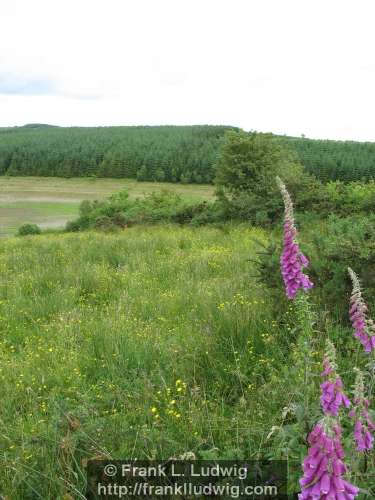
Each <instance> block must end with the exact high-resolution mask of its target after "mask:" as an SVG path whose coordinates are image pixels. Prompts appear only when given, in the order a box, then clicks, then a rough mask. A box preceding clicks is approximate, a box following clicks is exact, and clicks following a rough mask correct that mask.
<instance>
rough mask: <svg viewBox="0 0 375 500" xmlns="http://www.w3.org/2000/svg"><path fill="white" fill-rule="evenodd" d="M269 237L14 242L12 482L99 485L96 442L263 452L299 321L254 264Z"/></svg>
mask: <svg viewBox="0 0 375 500" xmlns="http://www.w3.org/2000/svg"><path fill="white" fill-rule="evenodd" d="M254 237H256V238H258V239H260V240H262V241H265V239H266V238H267V236H266V234H265V233H264V232H263V231H262V230H259V229H251V228H249V227H246V226H235V227H233V228H226V229H224V230H220V229H213V228H199V229H192V228H181V227H176V226H171V227H169V226H166V227H163V228H160V227H135V228H130V229H127V230H125V231H123V232H122V233H121V234H115V235H108V234H100V233H94V232H88V233H84V234H79V235H76V234H73V235H72V234H68V235H45V236H39V237H36V238H35V237H26V238H23V239H18V238H17V239H15V238H8V239H5V240H4V241H3V243H2V245H1V248H0V271H1V276H2V281H1V287H0V315H1V316H0V325H1V332H2V334H1V341H0V344H1V348H0V380H1V385H2V404H1V410H0V422H1V432H0V449H1V450H2V452H1V458H0V460H1V462H2V464H1V470H2V474H1V477H0V491H1V492H3V493H4V494H7V495H10V496H11V498H12V499H14V500H15V499H34V498H42V499H47V498H48V499H49V498H56V499H57V498H71V497H73V498H84V496H83V493H84V491H85V461H87V459H90V458H94V457H112V458H116V457H117V458H121V457H129V458H134V457H138V458H143V459H149V458H155V457H158V458H163V459H164V458H167V457H176V456H180V455H182V454H183V453H185V452H188V451H192V452H194V453H195V454H196V455H197V456H199V457H200V458H216V457H220V458H234V457H237V458H252V457H254V458H256V457H258V456H259V453H260V450H262V451H261V453H260V455H261V456H262V457H264V455H265V453H266V451H267V435H268V433H269V432H270V430H271V427H272V425H274V424H275V422H277V421H278V419H279V418H280V415H279V414H278V411H279V409H281V407H282V406H283V405H285V402H287V395H286V394H285V392H284V394H282V397H281V400H280V401H279V399H280V394H279V393H278V390H277V387H276V385H274V384H273V383H272V380H274V379H275V378H276V377H277V375H278V373H279V370H280V365H282V364H283V363H285V360H284V359H283V358H282V354H281V352H282V351H281V350H280V349H279V348H278V343H279V345H280V339H281V342H283V343H288V342H289V340H288V335H289V333H288V331H290V326H289V325H287V324H283V325H278V324H277V323H276V322H275V321H274V320H273V319H272V314H271V311H270V308H269V307H268V305H267V295H266V294H264V293H263V291H262V288H261V287H260V286H259V285H257V282H256V279H255V278H254V277H252V274H253V269H252V264H251V262H249V255H251V253H252V251H253V250H254V245H255V243H254V241H253V238H254ZM176 318H178V321H176ZM272 387H273V389H272ZM271 409H272V411H271ZM64 495H71V496H65V497H64Z"/></svg>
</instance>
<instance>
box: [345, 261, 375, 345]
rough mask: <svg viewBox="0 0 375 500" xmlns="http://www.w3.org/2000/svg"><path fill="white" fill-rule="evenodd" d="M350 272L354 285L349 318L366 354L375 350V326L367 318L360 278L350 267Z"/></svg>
mask: <svg viewBox="0 0 375 500" xmlns="http://www.w3.org/2000/svg"><path fill="white" fill-rule="evenodd" d="M348 272H349V275H350V278H351V280H352V283H353V290H352V295H351V297H350V308H349V316H350V320H351V322H352V325H353V328H354V336H355V337H356V338H357V339H358V340H359V341H360V342H361V344H362V345H363V348H364V350H365V352H372V350H375V325H374V322H373V321H372V320H371V319H368V318H367V311H368V308H367V305H366V303H365V301H364V300H363V297H362V291H361V284H360V282H359V279H358V276H357V275H356V274H355V272H354V271H353V270H352V269H351V268H350V267H349V268H348Z"/></svg>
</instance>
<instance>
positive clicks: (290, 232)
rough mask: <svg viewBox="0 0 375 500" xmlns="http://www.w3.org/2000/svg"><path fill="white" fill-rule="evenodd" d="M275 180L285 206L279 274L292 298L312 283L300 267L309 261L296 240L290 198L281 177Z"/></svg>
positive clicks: (306, 264) (287, 293)
mask: <svg viewBox="0 0 375 500" xmlns="http://www.w3.org/2000/svg"><path fill="white" fill-rule="evenodd" d="M276 180H277V183H278V186H279V189H280V191H281V194H282V197H283V200H284V206H285V216H284V237H283V252H282V255H281V259H280V266H281V274H282V277H283V280H284V285H285V291H286V295H287V297H288V298H289V299H294V298H295V296H296V294H297V292H298V290H299V289H300V288H303V289H305V290H307V289H309V288H312V287H313V286H314V285H313V283H312V282H311V281H310V279H309V277H308V276H307V275H306V274H304V273H303V272H302V269H303V268H304V267H307V266H308V265H309V261H308V259H307V257H305V256H304V255H303V253H302V252H301V250H300V248H299V245H298V243H297V241H296V236H297V229H296V227H295V224H294V215H293V203H292V200H291V198H290V195H289V193H288V191H287V189H286V187H285V185H284V183H283V182H282V181H281V179H280V178H279V177H277V178H276Z"/></svg>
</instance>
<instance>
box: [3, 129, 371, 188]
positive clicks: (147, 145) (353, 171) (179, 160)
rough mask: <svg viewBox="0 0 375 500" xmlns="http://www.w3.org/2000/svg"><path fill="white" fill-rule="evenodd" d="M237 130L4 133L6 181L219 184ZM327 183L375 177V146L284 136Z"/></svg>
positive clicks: (311, 169) (291, 147) (67, 130)
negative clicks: (224, 150) (220, 164)
mask: <svg viewBox="0 0 375 500" xmlns="http://www.w3.org/2000/svg"><path fill="white" fill-rule="evenodd" d="M229 130H239V129H238V128H236V127H231V126H212V125H199V126H126V127H89V128H85V127H56V126H51V125H45V124H29V125H25V126H23V127H9V128H0V175H9V176H52V177H55V176H57V177H90V176H92V177H113V178H136V179H137V180H139V181H159V182H163V181H165V182H182V183H198V184H200V183H212V182H214V177H215V166H216V160H217V156H218V152H219V150H220V146H221V145H222V142H223V140H224V137H225V134H226V132H227V131H229ZM278 138H279V140H280V141H281V142H282V143H284V145H286V146H288V147H289V148H290V149H291V150H292V151H294V152H295V154H296V155H297V156H298V158H299V160H300V162H301V163H302V165H304V167H305V168H306V170H307V171H308V172H310V173H312V174H314V175H315V176H316V177H317V178H318V179H320V180H321V181H323V182H328V181H331V180H333V181H335V180H341V181H345V182H350V181H357V180H368V179H374V178H375V143H372V142H354V141H332V140H313V139H307V138H304V137H299V138H298V137H287V136H279V137H278Z"/></svg>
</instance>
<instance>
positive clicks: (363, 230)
mask: <svg viewBox="0 0 375 500" xmlns="http://www.w3.org/2000/svg"><path fill="white" fill-rule="evenodd" d="M301 219H302V218H301ZM309 219H310V225H309V226H308V225H307V222H308V219H304V223H303V224H300V225H299V226H300V229H301V231H300V234H299V238H300V243H301V249H302V251H303V253H304V254H305V255H306V256H307V257H308V258H309V260H310V267H309V268H308V269H307V271H306V272H307V274H308V275H309V276H310V277H311V279H312V281H313V282H314V285H315V286H314V291H313V292H312V294H313V296H315V298H316V300H317V301H318V302H321V304H322V305H324V307H327V308H331V309H332V310H335V311H336V312H337V317H338V318H339V317H340V318H341V319H342V318H344V322H346V321H347V319H348V314H347V308H348V301H349V297H350V292H351V287H352V285H351V282H350V279H349V276H348V270H347V269H348V267H352V268H353V270H354V271H356V272H357V273H358V275H359V277H360V279H361V281H362V284H363V288H364V289H365V290H366V297H368V298H369V299H370V302H371V297H373V299H372V300H373V305H374V306H375V300H374V297H375V241H374V237H373V235H374V234H375V215H374V214H371V215H367V216H364V215H360V214H358V215H352V216H350V217H345V218H340V217H338V216H337V215H331V216H329V217H328V219H327V220H326V221H321V220H317V219H315V220H314V219H313V218H311V217H310V218H309ZM279 233H280V231H277V232H276V233H275V234H274V236H273V238H271V239H270V240H269V243H268V244H267V246H263V245H262V244H261V243H259V251H258V255H257V261H256V267H257V272H258V275H259V279H260V281H261V282H262V283H263V284H265V285H266V286H267V288H268V291H269V294H270V295H271V296H273V298H274V301H275V307H276V305H277V304H279V305H280V306H281V307H284V305H283V304H285V300H286V299H285V298H284V293H283V289H282V286H281V284H282V277H281V273H280V262H279V260H280V255H281V252H282V248H281V235H280V234H279Z"/></svg>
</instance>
